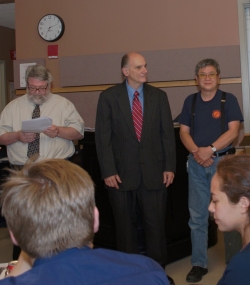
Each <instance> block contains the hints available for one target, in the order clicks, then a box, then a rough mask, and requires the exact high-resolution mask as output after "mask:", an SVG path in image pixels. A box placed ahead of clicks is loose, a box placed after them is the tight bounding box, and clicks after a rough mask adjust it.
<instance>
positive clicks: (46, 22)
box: [37, 14, 65, 42]
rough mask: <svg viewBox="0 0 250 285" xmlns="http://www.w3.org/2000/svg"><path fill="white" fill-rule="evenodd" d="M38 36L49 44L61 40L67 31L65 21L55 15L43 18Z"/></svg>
mask: <svg viewBox="0 0 250 285" xmlns="http://www.w3.org/2000/svg"><path fill="white" fill-rule="evenodd" d="M37 29H38V34H39V36H40V37H41V38H42V39H43V40H45V41H47V42H55V41H57V40H59V39H60V38H61V37H62V35H63V33H64V29H65V25H64V22H63V19H62V18H61V17H59V16H58V15H55V14H48V15H45V16H43V17H42V19H41V20H40V21H39V23H38V27H37Z"/></svg>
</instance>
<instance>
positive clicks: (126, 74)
mask: <svg viewBox="0 0 250 285" xmlns="http://www.w3.org/2000/svg"><path fill="white" fill-rule="evenodd" d="M122 73H123V75H124V76H125V77H128V75H129V71H128V68H127V67H123V68H122Z"/></svg>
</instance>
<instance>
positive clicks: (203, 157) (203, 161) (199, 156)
mask: <svg viewBox="0 0 250 285" xmlns="http://www.w3.org/2000/svg"><path fill="white" fill-rule="evenodd" d="M211 150H212V149H211V147H210V146H208V147H199V148H198V150H196V151H192V153H193V156H194V159H195V161H196V162H197V163H198V164H199V165H201V166H204V167H209V166H211V165H212V164H213V163H214V160H213V159H212V157H214V155H213V152H212V153H211Z"/></svg>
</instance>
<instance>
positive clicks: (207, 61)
mask: <svg viewBox="0 0 250 285" xmlns="http://www.w3.org/2000/svg"><path fill="white" fill-rule="evenodd" d="M206 66H213V67H214V68H215V69H216V72H217V74H220V66H219V63H218V62H217V61H216V60H215V59H212V58H206V59H203V60H201V61H199V62H198V63H197V64H196V66H195V75H198V72H199V70H200V69H201V68H203V67H206Z"/></svg>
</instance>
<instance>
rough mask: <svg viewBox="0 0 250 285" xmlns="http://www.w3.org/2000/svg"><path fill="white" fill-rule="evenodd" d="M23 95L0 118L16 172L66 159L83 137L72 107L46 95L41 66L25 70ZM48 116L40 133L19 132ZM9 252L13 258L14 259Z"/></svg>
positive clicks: (46, 74) (0, 137)
mask: <svg viewBox="0 0 250 285" xmlns="http://www.w3.org/2000/svg"><path fill="white" fill-rule="evenodd" d="M25 80H26V86H27V87H26V90H27V94H25V95H24V96H21V97H20V98H17V99H15V100H13V101H11V102H10V103H9V104H8V105H7V106H6V107H5V108H4V110H3V111H2V113H1V117H0V144H1V145H6V146H7V153H8V158H9V162H10V165H11V167H12V168H14V169H20V168H22V166H23V165H24V164H25V163H26V162H27V160H28V159H29V158H31V157H32V159H33V160H34V159H35V158H36V159H37V160H38V161H39V160H43V159H45V158H62V159H67V158H69V157H71V156H72V155H73V154H74V151H75V147H74V144H73V142H72V140H79V139H82V138H83V134H84V122H83V120H82V118H81V116H80V115H79V113H78V112H77V110H76V108H75V106H74V105H73V104H72V103H71V102H70V101H69V100H67V99H65V98H63V97H61V96H59V95H55V94H52V93H51V92H50V88H51V82H52V75H51V73H50V71H49V70H48V69H47V68H46V67H44V66H42V65H34V66H30V67H29V68H28V69H27V71H26V76H25ZM40 116H41V117H49V118H51V119H52V126H50V127H49V128H48V129H46V130H45V131H43V132H42V133H37V134H36V133H27V132H23V131H22V121H24V120H30V119H34V118H37V117H40ZM18 254H19V251H17V254H16V253H15V252H14V253H13V258H14V259H16V258H17V257H18Z"/></svg>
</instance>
